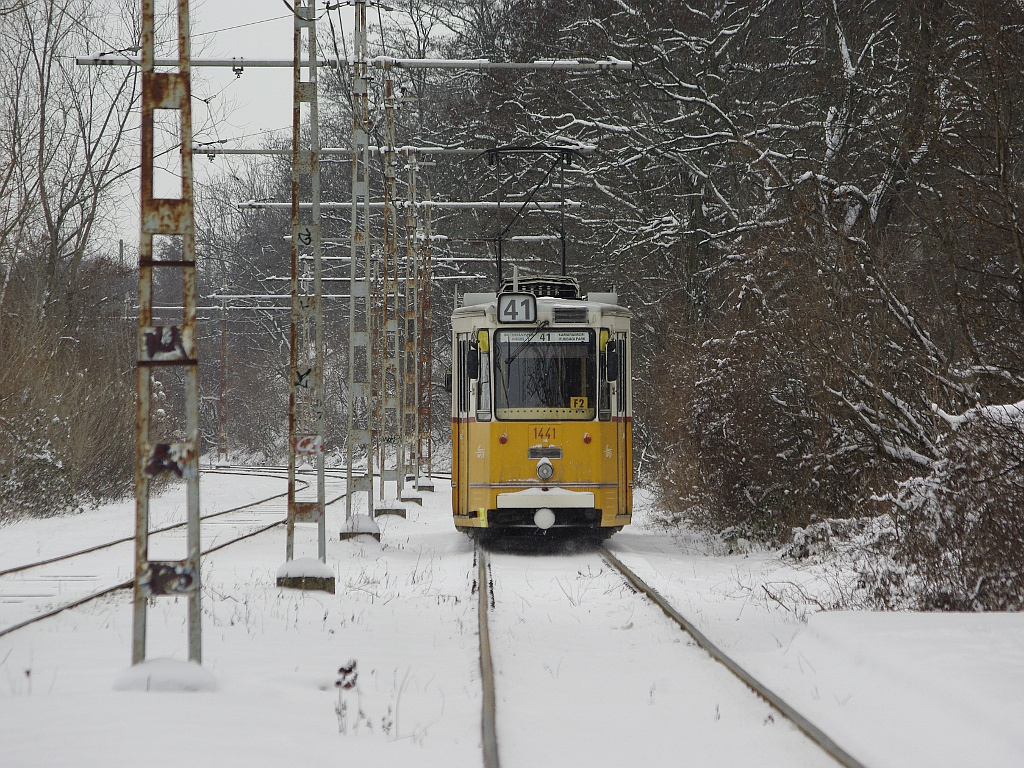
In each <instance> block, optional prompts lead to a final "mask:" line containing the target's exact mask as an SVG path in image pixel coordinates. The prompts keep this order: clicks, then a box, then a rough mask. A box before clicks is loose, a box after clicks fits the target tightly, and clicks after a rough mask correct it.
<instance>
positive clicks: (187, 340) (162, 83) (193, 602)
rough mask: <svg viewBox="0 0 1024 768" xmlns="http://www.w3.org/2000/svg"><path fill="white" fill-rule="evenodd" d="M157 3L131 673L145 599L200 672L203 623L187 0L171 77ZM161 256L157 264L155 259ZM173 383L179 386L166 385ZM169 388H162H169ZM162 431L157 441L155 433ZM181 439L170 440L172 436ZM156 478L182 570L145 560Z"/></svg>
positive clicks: (149, 60)
mask: <svg viewBox="0 0 1024 768" xmlns="http://www.w3.org/2000/svg"><path fill="white" fill-rule="evenodd" d="M154 4H155V0H142V61H141V64H142V117H141V135H142V161H141V166H140V175H141V208H142V216H141V223H140V228H139V325H138V335H137V347H136V359H137V360H138V367H137V382H136V383H137V388H138V396H137V400H136V413H135V437H136V458H135V582H134V597H133V606H134V615H133V623H132V664H140V663H142V662H143V661H145V660H146V613H147V606H148V604H149V600H150V598H152V597H158V596H171V597H177V596H179V595H185V596H187V598H188V657H189V660H190V661H195V662H197V663H202V625H201V620H202V613H201V611H200V605H199V598H200V593H201V590H200V583H199V582H200V570H199V362H198V359H197V354H196V250H195V217H194V212H193V204H192V87H191V73H190V63H189V60H190V51H189V24H188V22H189V16H188V0H178V6H177V20H178V25H177V26H178V58H177V59H174V60H172V64H171V65H170V66H173V67H174V68H175V69H176V70H177V71H175V72H156V71H154V63H153V62H154V56H153V54H154V48H155V18H154ZM158 109H165V110H168V111H173V112H176V113H177V116H178V130H179V132H180V138H181V147H180V154H179V160H180V163H181V188H180V192H179V196H178V197H171V198H158V197H156V194H155V190H154V184H153V179H154V160H155V149H154V146H155V134H156V124H155V121H154V112H155V111H156V110H158ZM166 235H170V236H176V237H178V238H180V245H181V253H180V255H178V257H177V258H166V257H165V258H159V259H158V258H155V257H156V256H157V255H158V254H156V253H154V248H153V239H154V237H156V236H166ZM159 255H162V256H165V254H159ZM158 270H159V271H161V273H162V274H163V275H166V276H168V278H169V277H170V274H169V273H177V274H178V275H179V277H180V280H181V285H182V306H181V316H180V317H179V318H178V322H176V323H173V324H169V325H162V324H159V325H158V324H154V322H153V286H154V278H155V273H156V272H157V271H158ZM160 370H175V371H180V372H181V378H182V379H183V380H184V390H185V391H184V398H183V400H184V404H185V414H184V421H185V424H184V429H183V430H180V432H179V429H174V428H168V427H167V426H165V425H154V423H153V419H152V415H153V412H152V408H151V406H152V400H153V395H154V390H155V389H156V388H157V387H156V385H155V375H156V372H157V371H160ZM168 378H169V379H174V378H177V377H168ZM168 383H170V382H168ZM155 426H158V428H160V427H162V431H161V432H159V433H158V428H155ZM179 433H180V434H182V435H183V439H181V438H179V439H177V440H174V439H173V438H174V436H176V434H179ZM162 475H167V476H170V477H172V478H177V479H179V480H183V481H184V483H185V487H186V499H187V532H186V555H185V558H184V559H183V560H177V561H163V562H158V561H152V560H150V559H149V529H150V520H149V494H150V490H151V483H152V481H153V480H154V479H155V478H157V477H160V476H162Z"/></svg>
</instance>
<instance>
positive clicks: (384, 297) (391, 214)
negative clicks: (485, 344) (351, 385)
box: [377, 67, 405, 506]
mask: <svg viewBox="0 0 1024 768" xmlns="http://www.w3.org/2000/svg"><path fill="white" fill-rule="evenodd" d="M384 73H385V74H384V248H383V259H382V261H381V270H380V280H379V281H378V297H377V301H378V306H379V307H380V314H379V318H380V325H379V331H378V333H379V334H380V335H379V339H378V342H379V347H378V349H379V357H378V359H379V360H380V362H381V369H380V375H379V377H378V381H379V382H380V386H379V388H378V390H377V397H378V399H379V401H380V402H379V419H378V421H377V429H378V437H377V440H378V453H379V456H380V460H379V464H380V471H381V475H380V476H381V488H380V497H381V499H384V497H385V493H384V488H385V484H386V482H387V481H389V480H393V481H394V482H395V486H396V487H395V490H396V493H395V497H396V499H397V498H400V497H401V495H402V486H403V484H404V479H405V474H404V471H403V470H404V466H403V465H404V461H403V458H402V457H403V454H404V446H403V443H402V436H401V435H402V409H401V396H402V379H401V373H400V371H401V355H402V352H403V344H402V340H401V335H402V334H401V332H400V329H399V323H398V320H399V318H400V317H401V316H402V312H401V309H400V307H401V303H400V299H399V294H398V189H397V177H398V153H397V150H396V148H395V95H394V80H393V78H392V73H391V68H390V67H385V69H384ZM389 445H390V446H394V454H395V458H394V465H393V466H389V463H390V462H389V460H388V446H389ZM385 506H386V505H385Z"/></svg>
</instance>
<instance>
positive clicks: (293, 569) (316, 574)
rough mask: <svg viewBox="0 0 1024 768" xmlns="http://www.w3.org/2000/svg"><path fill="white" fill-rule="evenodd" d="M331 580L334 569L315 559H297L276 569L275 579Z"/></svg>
mask: <svg viewBox="0 0 1024 768" xmlns="http://www.w3.org/2000/svg"><path fill="white" fill-rule="evenodd" d="M303 577H304V578H310V579H333V578H334V569H333V568H332V567H331V566H329V565H327V563H322V562H320V561H319V560H317V559H316V558H315V557H298V558H296V559H294V560H289V561H288V562H286V563H285V564H284V565H282V566H281V567H280V568H278V569H277V578H279V579H288V578H292V579H294V578H303Z"/></svg>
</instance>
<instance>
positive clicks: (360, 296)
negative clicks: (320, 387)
mask: <svg viewBox="0 0 1024 768" xmlns="http://www.w3.org/2000/svg"><path fill="white" fill-rule="evenodd" d="M368 59H369V55H368V51H367V41H366V0H355V33H354V43H353V60H352V203H351V216H350V225H349V226H350V235H351V237H350V262H349V270H350V271H349V279H350V290H349V297H350V298H349V315H348V317H349V334H348V349H349V353H348V382H347V384H348V400H349V403H348V405H349V409H348V434H347V440H346V447H345V454H346V465H347V468H346V481H347V488H348V493H347V495H346V496H345V517H346V520H347V521H351V519H352V514H353V509H354V508H356V501H357V498H358V497H359V496H360V495H362V496H363V497H364V498H365V506H366V513H367V514H369V515H372V513H373V446H372V440H371V428H372V423H371V422H372V418H373V400H372V392H371V385H372V381H373V358H372V355H371V348H370V341H371V340H370V325H371V323H372V314H373V308H372V305H371V302H370V285H371V280H372V278H373V275H372V272H371V262H370V255H371V251H370V178H369V156H370V117H369V104H368V93H367V91H368V87H369V78H368V77H367V67H368ZM361 456H364V457H365V459H366V472H365V474H363V475H356V474H355V472H354V471H353V468H354V465H355V463H356V461H357V460H358V459H359V458H360V457H361Z"/></svg>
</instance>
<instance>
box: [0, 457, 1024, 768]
mask: <svg viewBox="0 0 1024 768" xmlns="http://www.w3.org/2000/svg"><path fill="white" fill-rule="evenodd" d="M257 486H259V487H257ZM284 489H285V482H284V480H283V479H282V480H270V479H259V478H255V479H254V478H251V477H244V476H230V475H210V474H204V476H203V478H202V498H203V508H204V510H206V511H209V510H212V509H223V508H229V507H233V506H237V505H239V504H240V503H244V502H245V501H246V500H249V499H251V498H253V495H254V494H255V495H256V496H259V495H260V494H261V493H267V494H269V493H273V492H281V491H283V490H284ZM448 493H449V486H448V483H447V482H446V481H438V482H437V491H436V492H434V493H425V494H424V505H423V506H422V507H418V506H414V507H412V508H410V509H409V510H408V515H409V516H408V519H403V518H400V517H384V518H380V519H378V520H377V521H371V522H374V524H379V526H380V532H381V542H380V543H378V542H376V541H374V540H373V539H371V538H369V537H365V536H362V537H357V538H354V539H349V540H346V541H339V540H338V532H339V531H340V530H341V527H342V520H341V518H342V516H343V514H344V502H342V503H341V504H334V505H331V506H329V507H328V533H329V538H328V547H327V564H326V566H325V567H326V568H327V569H328V570H329V571H330V573H331V574H332V575H334V576H335V577H336V579H337V594H336V595H329V594H327V593H324V592H303V591H299V590H291V589H279V588H277V587H276V584H275V575H276V574H277V572H278V570H279V568H280V567H281V566H282V564H283V563H284V562H285V530H284V527H283V526H280V527H278V528H276V529H274V530H273V531H270V532H268V533H265V534H260V535H258V536H255V537H253V538H250V539H247V540H246V541H245V542H242V543H240V544H238V545H234V546H231V547H227V548H225V549H222V550H219V551H217V552H215V553H213V554H211V555H209V556H207V557H206V558H204V561H203V595H202V599H203V604H202V608H203V664H202V667H201V668H199V667H197V666H196V665H194V664H191V663H189V662H188V661H187V655H188V654H187V646H188V643H187V636H186V632H187V627H186V621H185V619H186V601H185V600H183V599H177V600H176V599H174V598H162V599H158V600H156V601H155V602H153V603H152V605H151V607H150V609H149V612H148V614H149V633H148V647H147V657H148V660H147V661H146V662H145V663H144V664H143V665H140V666H138V667H135V668H132V667H131V666H130V663H129V662H130V657H131V643H132V611H131V600H130V594H129V593H128V592H126V591H122V592H119V593H115V594H112V595H108V596H107V597H105V598H101V599H99V600H96V601H93V602H91V603H87V604H85V605H83V606H80V607H79V608H76V609H74V610H71V611H66V612H64V613H63V614H60V615H59V616H57V617H54V618H51V619H47V620H45V621H43V622H40V623H39V624H36V625H33V626H30V627H28V628H25V629H22V630H18V631H15V632H13V633H11V634H8V635H5V636H3V637H0V744H2V745H3V746H2V749H0V765H3V766H4V768H8V767H10V768H22V767H29V766H55V765H74V766H80V767H82V768H92V766H97V767H99V766H104V767H106V766H136V765H140V764H151V765H157V766H164V765H167V766H170V765H175V764H188V765H194V766H217V768H221V767H222V766H224V767H227V766H246V767H247V768H251V767H252V766H264V765H276V764H288V765H292V764H302V765H305V764H321V763H322V764H329V765H334V764H337V763H338V762H339V761H344V762H345V763H346V764H349V763H351V764H357V765H360V764H361V765H397V764H409V765H417V766H423V767H425V768H431V767H432V766H445V768H449V767H451V768H457V767H458V766H474V768H475V767H476V766H479V765H480V764H481V757H480V754H481V746H480V708H481V701H482V693H481V687H480V679H479V675H480V673H479V664H478V659H477V652H478V645H477V634H476V621H477V596H476V595H475V594H474V593H473V587H474V580H475V578H476V567H475V564H474V552H473V547H472V545H471V542H470V541H469V540H468V539H466V538H465V537H464V536H462V535H461V534H459V533H457V532H455V531H454V530H453V527H452V523H451V512H450V502H449V497H448ZM638 498H641V499H642V494H640V493H638ZM183 506H184V505H183V503H182V500H181V499H180V498H178V497H177V496H176V495H175V494H168V495H167V496H164V497H161V498H160V499H158V500H155V501H154V502H153V510H154V516H155V517H157V518H159V519H160V520H161V521H164V522H166V521H170V520H173V519H177V518H180V516H181V514H182V509H183ZM132 518H133V509H132V505H131V504H130V503H124V504H117V505H111V506H109V507H104V508H101V509H97V510H90V511H87V512H85V513H83V514H80V515H76V516H71V517H61V518H53V519H49V520H32V521H19V522H16V523H12V524H9V525H7V526H4V527H0V570H2V569H3V568H5V567H8V566H9V565H12V564H16V563H24V562H29V561H32V560H34V559H36V558H38V557H39V556H40V553H50V554H52V553H57V552H62V551H69V550H72V549H76V548H78V547H79V546H80V545H81V544H85V543H95V542H96V541H100V540H102V539H103V538H104V537H113V536H117V535H123V534H124V533H125V532H126V531H128V532H130V528H131V524H132ZM653 518H654V516H648V514H647V512H646V511H645V510H644V509H640V510H638V512H637V515H636V517H635V522H634V524H633V525H632V526H629V527H628V528H626V529H625V530H624V531H623V532H622V533H619V534H617V535H616V536H614V537H613V538H612V539H611V540H610V542H609V546H610V548H611V549H612V550H613V551H615V553H616V555H617V556H618V557H620V558H621V559H622V560H623V561H624V562H625V563H626V564H627V565H628V566H629V567H630V568H632V569H633V570H635V571H636V572H637V573H638V575H639V576H640V577H641V578H643V579H644V580H645V581H647V582H648V583H649V584H651V585H652V586H653V587H655V588H656V589H658V590H659V591H660V592H661V593H662V594H663V595H665V596H666V597H667V598H668V599H669V600H670V601H672V602H673V603H674V605H675V606H676V607H677V608H678V609H679V610H680V611H681V612H682V613H684V614H685V615H687V616H688V617H689V618H690V619H691V620H692V621H694V623H696V624H697V625H698V626H699V627H700V628H701V630H702V631H704V632H705V633H706V634H707V635H708V636H709V637H710V638H711V639H712V640H713V641H714V642H716V643H717V644H719V645H720V646H721V647H722V648H723V649H724V650H725V651H726V652H727V653H730V654H731V655H734V656H735V657H736V658H737V659H738V660H739V661H740V662H741V663H743V664H744V665H745V666H746V667H747V668H748V669H750V670H751V671H752V672H753V674H754V675H755V676H756V677H758V678H759V679H761V680H762V681H763V682H764V683H766V684H767V685H768V686H769V687H770V688H772V689H773V690H774V691H775V692H776V693H778V694H780V695H782V696H783V697H784V698H786V699H787V701H789V702H790V703H791V704H792V705H794V706H795V707H796V708H797V709H798V710H800V711H801V712H802V713H804V714H805V715H806V716H808V717H809V718H811V719H812V720H813V721H814V722H815V723H816V724H817V725H818V726H819V727H821V728H823V729H824V730H825V731H826V732H827V733H828V734H829V735H830V736H832V737H833V738H834V739H836V741H837V742H838V743H839V744H840V745H841V746H843V747H844V748H845V749H847V750H848V751H850V752H851V753H852V754H853V755H854V756H855V757H857V758H858V759H860V760H862V761H863V762H864V763H866V764H867V765H870V766H872V768H875V767H882V766H894V767H895V766H900V767H901V768H905V767H909V768H914V767H915V766H921V767H922V768H923V767H924V766H929V768H931V767H932V766H963V765H986V766H1016V765H1021V764H1024V726H1021V723H1024V693H1022V691H1024V643H1022V642H1021V640H1020V638H1021V637H1024V616H1021V615H1020V614H969V615H968V614H911V613H888V614H886V613H869V612H821V611H819V610H818V609H817V607H816V606H815V601H823V600H824V598H825V595H826V594H831V592H832V591H834V590H835V589H836V588H837V587H841V584H840V583H838V582H839V581H840V580H841V579H842V578H844V575H843V574H836V573H834V572H833V571H830V570H828V569H827V568H826V567H825V566H804V565H801V566H796V565H794V564H792V563H790V562H787V561H783V560H781V559H779V558H778V557H777V556H776V555H775V554H774V553H770V552H758V551H749V552H747V553H744V554H738V555H724V554H721V553H718V552H716V549H715V547H714V545H713V544H709V543H706V542H704V541H703V540H702V539H701V538H699V537H695V536H691V535H687V534H685V533H679V532H676V533H673V534H671V535H669V534H667V533H666V532H664V531H662V530H661V529H659V528H656V527H655V526H654V524H653V522H651V523H649V522H647V521H648V519H651V520H653ZM204 535H205V534H204ZM296 538H297V540H296V553H297V554H299V555H310V554H311V553H315V552H316V532H315V526H305V525H300V526H297V529H296ZM108 557H110V558H116V559H117V560H118V562H117V563H112V564H109V565H108V566H107V567H108V569H109V570H117V571H121V572H124V571H130V568H131V560H130V558H131V554H130V551H129V552H126V551H124V550H123V549H121V550H117V551H116V554H115V555H108ZM8 578H13V577H8ZM492 578H493V579H494V585H495V592H496V599H495V606H494V608H493V609H492V611H491V613H490V614H489V620H490V628H491V642H492V646H493V651H494V658H495V666H496V669H497V670H498V678H497V683H496V690H497V711H498V728H499V731H498V738H499V742H498V745H499V751H500V752H501V756H502V759H503V761H504V762H505V764H506V765H509V766H515V765H532V766H546V765H560V766H566V767H569V766H587V767H588V768H593V766H606V765H607V766H611V765H615V766H619V765H621V764H622V763H623V762H626V761H628V762H637V761H642V762H643V763H644V764H645V765H649V766H652V767H653V766H662V765H664V766H678V765H679V764H681V761H682V760H683V759H684V758H685V759H688V760H692V761H693V762H694V764H700V765H722V766H744V768H746V766H750V765H769V764H771V765H786V766H812V765H826V764H829V761H828V760H827V759H824V758H823V756H822V754H821V753H820V752H819V751H817V750H816V749H815V748H814V747H813V746H810V745H808V743H807V742H806V741H804V740H803V739H802V737H800V736H799V734H798V733H797V732H795V731H794V729H793V727H792V726H790V725H789V724H788V723H787V722H785V721H784V720H783V719H782V718H781V717H780V716H779V715H778V714H777V713H776V714H774V715H772V711H771V710H770V709H769V708H768V707H767V705H766V704H764V702H762V701H760V700H759V699H757V698H756V697H754V696H753V695H751V694H749V693H748V692H747V691H746V689H745V688H742V687H741V686H739V684H738V683H736V682H735V681H734V680H733V678H732V677H731V675H729V674H728V673H727V672H726V671H725V670H724V669H723V668H722V667H721V666H720V665H718V664H716V663H714V662H712V661H711V660H710V659H708V657H707V656H706V655H704V654H703V652H701V651H700V650H699V649H697V648H696V647H695V646H694V645H693V643H692V641H690V640H689V639H688V637H687V636H686V635H685V634H684V633H682V632H681V631H680V630H677V629H675V628H674V627H673V626H672V625H671V624H669V622H668V620H667V619H665V617H664V616H662V615H661V613H660V612H659V611H657V610H656V609H654V608H652V607H651V606H649V605H648V604H646V603H645V602H643V601H641V600H639V599H638V598H637V597H636V596H635V595H633V594H632V592H631V591H630V590H629V589H628V588H626V587H624V585H623V582H622V580H621V579H620V578H619V577H617V576H615V575H614V574H613V573H612V572H611V571H610V570H609V569H608V567H607V566H606V565H605V564H604V563H603V561H601V559H600V558H599V557H598V556H597V554H596V553H593V552H589V553H588V552H585V553H577V554H562V553H559V554H550V553H548V554H543V553H541V554H537V553H534V554H522V553H519V554H508V553H496V554H494V555H493V557H492ZM27 584H28V582H26V585H27ZM18 610H19V609H17V606H16V604H15V603H13V602H8V601H7V600H6V599H0V628H2V627H5V626H8V625H9V624H11V623H13V621H11V620H10V618H11V617H12V616H14V615H16V614H17V613H18ZM350 661H355V662H357V665H358V678H357V683H356V686H355V687H354V688H353V689H352V690H349V691H345V690H342V689H341V688H338V687H336V685H335V684H336V682H338V681H339V679H340V677H339V675H340V668H341V667H342V666H343V665H345V666H347V665H348V664H349V662H350ZM167 687H170V688H173V689H174V690H173V691H170V692H168V691H166V690H164V689H166V688H167ZM116 688H117V689H120V690H115V689H116ZM125 688H128V689H129V690H124V689H125ZM195 688H202V689H203V691H204V692H202V693H195V692H181V691H182V690H188V689H195ZM342 697H344V698H342Z"/></svg>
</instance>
